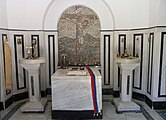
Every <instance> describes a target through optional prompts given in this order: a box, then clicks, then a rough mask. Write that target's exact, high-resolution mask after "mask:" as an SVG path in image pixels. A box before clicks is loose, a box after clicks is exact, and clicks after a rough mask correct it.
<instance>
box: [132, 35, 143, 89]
mask: <svg viewBox="0 0 166 120" xmlns="http://www.w3.org/2000/svg"><path fill="white" fill-rule="evenodd" d="M139 36H140V37H141V40H140V41H141V46H140V47H141V48H140V49H139V51H136V49H135V46H136V44H135V43H136V40H137V39H138V38H137V37H139ZM133 40H134V42H133V56H134V57H136V56H137V53H136V52H141V53H140V55H141V56H140V58H141V62H140V76H139V80H140V83H139V87H137V86H134V79H135V69H134V70H133V88H135V89H138V90H141V89H142V65H143V33H141V34H133ZM138 40H139V39H138ZM138 55H139V53H138Z"/></svg>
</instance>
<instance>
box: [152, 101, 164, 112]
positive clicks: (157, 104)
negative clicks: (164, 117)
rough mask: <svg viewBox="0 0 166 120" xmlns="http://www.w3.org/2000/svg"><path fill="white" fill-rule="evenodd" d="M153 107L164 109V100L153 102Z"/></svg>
mask: <svg viewBox="0 0 166 120" xmlns="http://www.w3.org/2000/svg"><path fill="white" fill-rule="evenodd" d="M153 109H155V110H165V109H166V101H161V102H153Z"/></svg>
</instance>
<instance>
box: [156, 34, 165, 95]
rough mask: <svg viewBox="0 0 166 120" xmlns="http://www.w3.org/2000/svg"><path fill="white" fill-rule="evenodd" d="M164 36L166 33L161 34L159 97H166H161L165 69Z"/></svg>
mask: <svg viewBox="0 0 166 120" xmlns="http://www.w3.org/2000/svg"><path fill="white" fill-rule="evenodd" d="M164 35H165V36H166V32H161V47H160V64H159V65H160V67H159V84H158V97H166V94H165V95H161V84H162V81H161V80H162V74H163V73H162V67H163V61H164V60H163V52H164V50H163V49H164V42H166V40H164Z"/></svg>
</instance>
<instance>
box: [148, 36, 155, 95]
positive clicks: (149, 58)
mask: <svg viewBox="0 0 166 120" xmlns="http://www.w3.org/2000/svg"><path fill="white" fill-rule="evenodd" d="M148 42H149V55H148V56H149V57H148V81H147V93H148V94H149V95H151V89H152V70H153V47H154V33H150V35H149V41H148ZM150 68H151V69H150ZM149 75H150V76H149ZM149 83H150V86H149ZM149 87H150V91H149Z"/></svg>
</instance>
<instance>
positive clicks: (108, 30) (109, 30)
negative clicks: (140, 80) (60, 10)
mask: <svg viewBox="0 0 166 120" xmlns="http://www.w3.org/2000/svg"><path fill="white" fill-rule="evenodd" d="M153 28H166V26H153V27H147V28H135V29H115V30H111V29H107V30H104V29H103V30H102V29H101V30H100V32H114V31H134V30H147V29H153ZM0 30H8V31H36V32H58V30H31V29H29V30H24V29H8V28H0Z"/></svg>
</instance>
